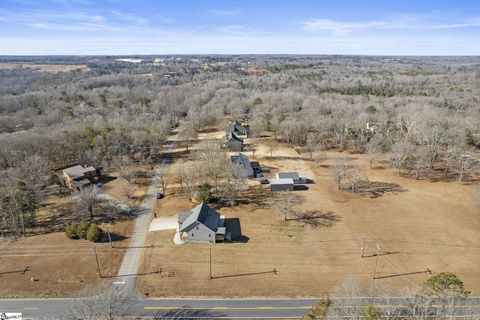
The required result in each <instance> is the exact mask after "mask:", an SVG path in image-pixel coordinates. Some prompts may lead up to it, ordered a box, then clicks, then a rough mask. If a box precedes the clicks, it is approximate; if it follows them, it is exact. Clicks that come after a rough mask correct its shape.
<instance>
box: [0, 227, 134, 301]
mask: <svg viewBox="0 0 480 320" xmlns="http://www.w3.org/2000/svg"><path fill="white" fill-rule="evenodd" d="M132 226H133V224H132V221H124V222H120V223H116V224H113V225H109V226H108V228H109V230H110V232H112V233H114V234H115V235H116V238H117V239H119V241H116V242H115V246H118V247H120V246H127V245H128V240H129V235H130V234H131V231H132ZM102 227H104V228H105V227H106V226H105V225H103V226H102ZM121 239H123V240H121ZM97 248H98V249H97V250H98V257H99V262H100V271H101V273H102V276H104V277H108V276H115V275H116V274H117V272H118V268H119V266H120V263H121V261H122V259H123V255H124V253H125V250H124V249H114V248H111V247H110V245H109V244H108V243H100V244H97ZM25 270H26V271H25ZM32 280H33V281H32ZM107 280H108V279H107ZM100 281H101V279H100V278H99V276H98V271H97V265H96V262H95V255H94V251H93V244H92V243H91V242H89V241H86V240H69V239H68V238H67V237H66V236H65V234H64V233H63V232H57V233H51V234H47V235H38V236H31V237H26V238H22V239H20V240H18V241H16V242H15V243H2V244H0V296H1V297H51V296H68V295H70V294H72V293H75V292H76V291H78V290H80V289H82V288H83V287H85V286H86V285H94V284H96V283H99V282H100Z"/></svg>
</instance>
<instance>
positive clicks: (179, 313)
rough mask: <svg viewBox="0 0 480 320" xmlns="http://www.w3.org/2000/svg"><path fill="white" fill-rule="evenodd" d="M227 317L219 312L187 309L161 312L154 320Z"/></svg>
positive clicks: (193, 319)
mask: <svg viewBox="0 0 480 320" xmlns="http://www.w3.org/2000/svg"><path fill="white" fill-rule="evenodd" d="M223 317H226V315H225V314H221V313H219V312H211V311H208V310H192V309H186V307H183V308H179V309H174V310H168V311H159V312H157V313H156V314H155V316H154V317H153V319H154V320H162V319H169V320H176V319H183V320H185V319H189V320H196V319H215V318H223Z"/></svg>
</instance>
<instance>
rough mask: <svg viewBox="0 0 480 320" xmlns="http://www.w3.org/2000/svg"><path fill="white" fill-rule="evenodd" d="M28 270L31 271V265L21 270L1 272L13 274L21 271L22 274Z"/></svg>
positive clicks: (1, 273)
mask: <svg viewBox="0 0 480 320" xmlns="http://www.w3.org/2000/svg"><path fill="white" fill-rule="evenodd" d="M28 271H31V270H30V267H29V266H26V267H25V269H21V270H14V271H3V272H0V275H4V274H12V273H21V274H25V273H27V272H28Z"/></svg>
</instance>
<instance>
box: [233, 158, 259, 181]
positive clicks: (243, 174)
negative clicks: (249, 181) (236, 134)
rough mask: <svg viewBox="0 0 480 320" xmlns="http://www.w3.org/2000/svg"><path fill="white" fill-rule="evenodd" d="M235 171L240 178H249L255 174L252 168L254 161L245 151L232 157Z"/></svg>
mask: <svg viewBox="0 0 480 320" xmlns="http://www.w3.org/2000/svg"><path fill="white" fill-rule="evenodd" d="M230 162H231V163H232V166H233V170H234V173H235V175H236V176H237V177H239V178H249V177H253V176H254V175H255V172H254V170H253V168H252V163H251V162H250V160H248V158H247V156H246V155H244V154H243V153H239V154H238V155H234V156H231V157H230Z"/></svg>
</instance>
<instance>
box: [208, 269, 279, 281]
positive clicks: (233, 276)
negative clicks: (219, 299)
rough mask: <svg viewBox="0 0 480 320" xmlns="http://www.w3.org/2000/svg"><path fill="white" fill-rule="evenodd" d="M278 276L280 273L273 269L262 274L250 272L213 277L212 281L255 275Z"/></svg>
mask: <svg viewBox="0 0 480 320" xmlns="http://www.w3.org/2000/svg"><path fill="white" fill-rule="evenodd" d="M269 273H273V274H275V275H276V274H277V273H278V271H277V269H273V270H270V271H261V272H250V273H238V274H230V275H224V276H212V277H211V279H212V280H213V279H222V278H235V277H245V276H255V275H260V274H269Z"/></svg>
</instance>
